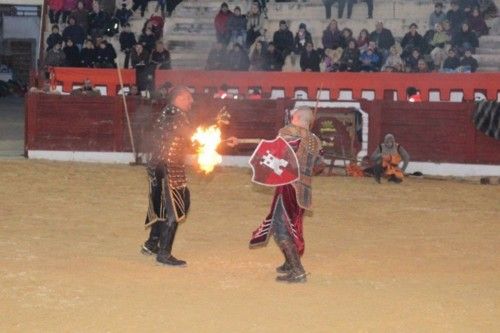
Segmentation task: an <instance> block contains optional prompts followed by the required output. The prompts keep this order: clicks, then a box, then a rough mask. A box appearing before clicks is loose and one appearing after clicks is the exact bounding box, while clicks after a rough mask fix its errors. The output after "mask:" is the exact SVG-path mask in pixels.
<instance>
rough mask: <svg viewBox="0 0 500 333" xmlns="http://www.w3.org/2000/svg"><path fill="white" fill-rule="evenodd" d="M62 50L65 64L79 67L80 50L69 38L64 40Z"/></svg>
mask: <svg viewBox="0 0 500 333" xmlns="http://www.w3.org/2000/svg"><path fill="white" fill-rule="evenodd" d="M63 52H64V54H65V56H66V66H68V67H80V62H81V59H80V50H79V49H78V47H77V46H76V45H75V44H74V43H73V41H72V40H71V39H68V40H67V41H66V45H65V46H64V48H63Z"/></svg>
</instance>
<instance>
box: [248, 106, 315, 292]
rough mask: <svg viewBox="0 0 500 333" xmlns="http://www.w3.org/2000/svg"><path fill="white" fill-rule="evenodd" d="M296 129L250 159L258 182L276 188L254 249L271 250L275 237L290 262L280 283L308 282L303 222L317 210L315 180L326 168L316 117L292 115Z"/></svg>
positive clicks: (303, 111)
mask: <svg viewBox="0 0 500 333" xmlns="http://www.w3.org/2000/svg"><path fill="white" fill-rule="evenodd" d="M291 117H292V119H291V124H290V125H287V126H285V127H283V128H282V129H281V130H280V131H279V134H278V137H277V138H276V139H275V140H273V141H266V140H263V141H261V142H260V144H259V145H258V146H257V148H256V150H255V152H254V153H253V155H252V157H251V159H250V165H251V167H252V169H253V172H254V175H253V179H252V181H254V182H256V183H258V184H262V185H266V186H275V187H276V189H275V193H274V197H273V201H272V205H271V210H270V212H269V214H268V215H267V217H266V218H265V219H264V221H263V222H262V223H261V225H260V226H259V228H258V229H257V230H255V231H254V232H253V234H252V238H251V240H250V247H256V246H259V245H265V244H266V243H267V241H268V239H269V237H270V236H271V235H273V236H274V239H275V241H276V243H277V244H278V246H279V247H280V249H281V251H282V252H283V255H284V257H285V262H284V264H283V265H281V266H279V267H277V268H276V271H277V272H278V273H281V274H283V275H279V276H278V277H277V278H276V280H277V281H279V282H289V283H297V282H306V280H307V278H306V272H305V270H304V267H303V266H302V263H301V260H300V257H301V255H302V254H303V253H304V237H303V217H304V212H305V211H306V210H311V209H312V187H311V182H312V176H313V174H314V173H315V171H317V167H319V166H320V162H321V156H320V150H321V141H320V140H319V138H318V137H317V136H316V135H314V134H313V133H311V131H310V128H311V124H312V122H313V118H314V115H313V111H312V110H311V109H310V108H308V107H305V106H301V107H298V108H296V109H294V110H292V111H291Z"/></svg>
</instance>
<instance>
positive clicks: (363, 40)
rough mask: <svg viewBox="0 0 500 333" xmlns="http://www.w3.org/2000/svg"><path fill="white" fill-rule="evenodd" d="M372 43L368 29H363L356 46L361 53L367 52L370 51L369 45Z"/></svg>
mask: <svg viewBox="0 0 500 333" xmlns="http://www.w3.org/2000/svg"><path fill="white" fill-rule="evenodd" d="M369 42H370V33H369V32H368V30H366V29H362V30H361V31H360V32H359V35H358V39H357V40H356V46H357V47H358V49H359V52H363V51H366V50H367V49H368V43H369Z"/></svg>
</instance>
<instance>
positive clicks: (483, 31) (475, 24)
mask: <svg viewBox="0 0 500 333" xmlns="http://www.w3.org/2000/svg"><path fill="white" fill-rule="evenodd" d="M467 22H468V23H469V28H470V30H471V31H472V32H474V33H475V34H476V36H477V38H479V37H481V36H485V35H488V34H489V33H490V28H488V26H487V25H486V22H485V21H484V18H483V17H482V16H481V13H480V12H479V9H477V8H474V9H473V10H472V13H471V16H470V17H469V18H468V20H467Z"/></svg>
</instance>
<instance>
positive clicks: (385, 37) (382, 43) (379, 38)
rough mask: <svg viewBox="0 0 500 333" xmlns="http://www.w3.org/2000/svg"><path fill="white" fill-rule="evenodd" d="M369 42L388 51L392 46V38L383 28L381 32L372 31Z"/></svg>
mask: <svg viewBox="0 0 500 333" xmlns="http://www.w3.org/2000/svg"><path fill="white" fill-rule="evenodd" d="M370 41H372V42H375V43H377V48H379V49H384V50H389V49H390V48H391V46H393V45H394V37H393V36H392V32H391V30H389V29H386V28H383V29H382V31H380V33H379V32H377V30H375V31H373V32H372V33H371V34H370Z"/></svg>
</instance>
